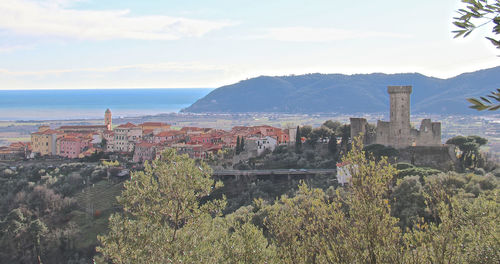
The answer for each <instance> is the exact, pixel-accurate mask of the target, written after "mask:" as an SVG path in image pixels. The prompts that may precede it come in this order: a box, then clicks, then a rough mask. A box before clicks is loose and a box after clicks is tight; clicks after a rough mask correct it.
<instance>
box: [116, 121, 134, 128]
mask: <svg viewBox="0 0 500 264" xmlns="http://www.w3.org/2000/svg"><path fill="white" fill-rule="evenodd" d="M131 127H137V126H136V125H134V124H132V123H130V122H127V123H126V124H122V125H119V126H118V128H131Z"/></svg>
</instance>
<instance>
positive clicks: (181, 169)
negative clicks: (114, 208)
mask: <svg viewBox="0 0 500 264" xmlns="http://www.w3.org/2000/svg"><path fill="white" fill-rule="evenodd" d="M211 173H212V170H211V168H210V167H209V166H208V165H207V164H205V163H204V162H201V163H200V164H199V165H197V164H196V163H195V161H194V160H193V159H190V158H189V157H188V156H187V155H177V154H175V151H174V150H171V149H169V150H166V151H165V152H163V153H162V158H161V159H157V160H155V161H153V162H152V164H151V165H149V164H148V163H145V170H144V171H141V172H136V173H133V174H132V177H131V180H130V181H128V182H126V183H125V184H124V190H123V192H122V195H121V196H120V197H119V198H118V201H119V203H120V204H121V205H122V206H123V213H117V214H113V215H112V216H111V217H110V219H109V233H108V234H107V235H105V236H99V240H100V242H101V243H102V246H101V247H98V248H97V250H98V251H99V252H101V253H102V254H103V255H104V257H106V258H107V259H109V260H111V261H112V262H113V263H180V262H186V263H201V262H204V263H216V262H218V260H219V259H220V257H221V253H220V252H221V248H220V243H217V241H220V239H221V237H223V236H224V232H222V231H221V230H223V227H222V226H221V225H220V224H218V222H217V221H214V220H213V216H220V214H221V211H222V209H223V208H224V206H225V199H222V200H210V201H205V202H204V203H202V202H201V201H202V199H206V198H207V197H208V196H209V195H210V193H211V192H212V191H213V190H214V188H213V187H214V186H215V188H218V187H220V186H221V184H220V183H217V184H215V182H214V180H213V179H212V178H211Z"/></svg>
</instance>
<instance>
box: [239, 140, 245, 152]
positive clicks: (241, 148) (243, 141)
mask: <svg viewBox="0 0 500 264" xmlns="http://www.w3.org/2000/svg"><path fill="white" fill-rule="evenodd" d="M243 150H245V139H244V138H243V137H241V140H240V152H243Z"/></svg>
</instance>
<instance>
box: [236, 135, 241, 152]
mask: <svg viewBox="0 0 500 264" xmlns="http://www.w3.org/2000/svg"><path fill="white" fill-rule="evenodd" d="M235 150H236V154H240V136H238V138H237V139H236V149H235Z"/></svg>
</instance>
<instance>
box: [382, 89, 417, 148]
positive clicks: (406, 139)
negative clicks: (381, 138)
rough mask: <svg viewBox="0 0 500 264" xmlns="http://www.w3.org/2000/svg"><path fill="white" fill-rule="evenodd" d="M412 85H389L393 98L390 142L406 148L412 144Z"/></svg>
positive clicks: (391, 97)
mask: <svg viewBox="0 0 500 264" xmlns="http://www.w3.org/2000/svg"><path fill="white" fill-rule="evenodd" d="M411 90H412V87H411V86H389V87H387V92H388V93H389V96H390V100H391V122H390V128H389V138H390V141H391V142H389V144H390V145H391V146H394V147H396V148H404V147H407V146H410V144H411V134H410V129H411V126H410V94H411Z"/></svg>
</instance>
